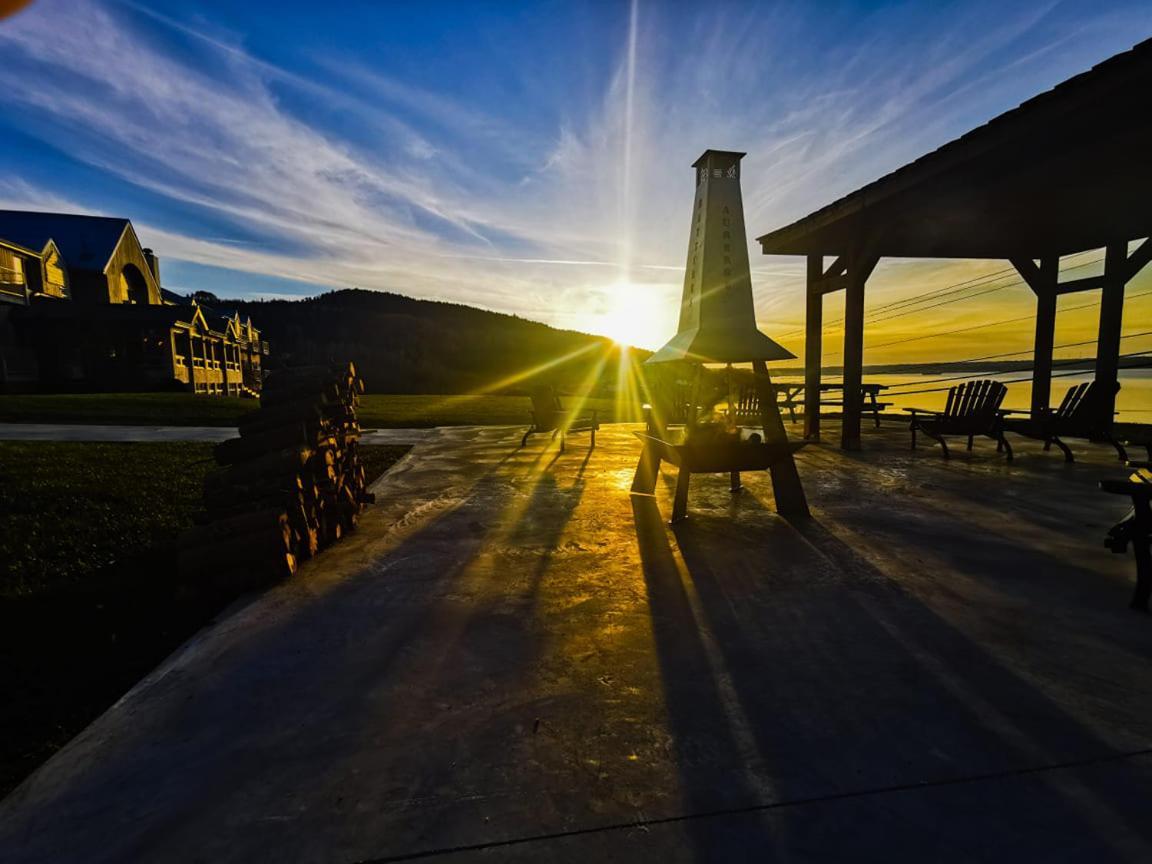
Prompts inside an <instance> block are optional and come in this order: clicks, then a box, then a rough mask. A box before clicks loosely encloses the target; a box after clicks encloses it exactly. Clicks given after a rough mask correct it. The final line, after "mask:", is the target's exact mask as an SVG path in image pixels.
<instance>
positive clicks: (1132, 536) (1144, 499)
mask: <svg viewBox="0 0 1152 864" xmlns="http://www.w3.org/2000/svg"><path fill="white" fill-rule="evenodd" d="M1128 464H1129V466H1131V467H1133V468H1135V469H1136V472H1135V473H1134V474H1132V475H1131V476H1130V477H1129V478H1128V479H1127V480H1102V481H1101V482H1100V488H1101V489H1102V490H1103V491H1105V492H1111V493H1113V494H1115V495H1128V496H1129V497H1131V498H1132V509H1131V510H1130V511H1129V512H1128V515H1127V516H1126V517H1125V518H1124V519H1121V520H1120V521H1119V522H1117V523H1116V524H1115V525H1114V526H1112V529H1111V530H1110V531H1109V532H1108V536H1107V537H1105V538H1104V545H1105V546H1106V547H1108V548H1109V549H1111V550H1112V551H1113V552H1115V553H1117V554H1118V555H1122V554H1124V553H1125V552H1127V551H1128V544H1129V543H1131V544H1132V551H1133V552H1134V553H1135V555H1136V590H1135V591H1133V592H1132V602H1131V603H1130V604H1129V605H1130V606H1131V607H1132V608H1133V609H1139V610H1141V611H1143V612H1147V611H1148V600H1149V597H1150V596H1152V504H1150V503H1149V502H1150V501H1152V470H1149V469H1150V468H1152V463H1148V462H1129V463H1128Z"/></svg>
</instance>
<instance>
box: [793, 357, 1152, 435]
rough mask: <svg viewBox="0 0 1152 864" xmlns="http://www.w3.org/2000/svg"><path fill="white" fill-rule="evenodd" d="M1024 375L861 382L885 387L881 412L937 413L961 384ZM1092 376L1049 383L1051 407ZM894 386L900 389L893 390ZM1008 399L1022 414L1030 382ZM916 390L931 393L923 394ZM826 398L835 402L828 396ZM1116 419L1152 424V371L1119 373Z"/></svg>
mask: <svg viewBox="0 0 1152 864" xmlns="http://www.w3.org/2000/svg"><path fill="white" fill-rule="evenodd" d="M1028 374H1029V373H1028V372H1013V373H1008V374H1002V375H999V376H991V375H981V374H976V373H973V374H971V375H968V376H966V377H958V376H959V375H960V373H958V372H950V373H945V374H935V373H933V374H928V375H913V374H909V373H907V372H905V373H902V374H895V375H887V374H885V375H867V374H866V375H865V376H864V381H865V383H868V384H887V385H889V386H890V387H891V388H892V389H890V390H886V391H884V392H882V393H881V395H880V397H879V398H880V400H881V401H883V402H889V403H891V405H890V407H888V408H886V409H885V410H886V411H888V412H891V413H897V414H898V413H901V409H902V408H926V409H928V410H930V411H941V410H943V409H944V403H945V402H946V401H947V399H948V389H947V388H949V387H951V386H953V385H956V384H960V383H961V382H963V381H966V380H970V379H976V378H996V380H999V381H1004V382H1008V381H1010V380H1011V379H1012V378H1022V377H1024V376H1026V375H1028ZM941 378H955V380H952V381H940V380H939V379H941ZM772 379H773V380H774V381H778V382H779V383H781V384H785V383H787V384H791V383H802V382H803V380H804V378H803V376H797V375H779V376H777V375H773V376H772ZM823 380H824V382H825V383H828V384H836V383H839V381H840V376H838V375H826V376H824V379H823ZM1091 380H1092V373H1091V372H1087V371H1086V372H1083V373H1078V374H1076V375H1069V376H1068V377H1066V378H1053V379H1052V397H1051V404H1052V406H1053V407H1055V406H1057V405H1059V404H1060V400H1061V399H1063V398H1064V394H1065V393H1066V392H1067V390H1068V388H1069V387H1072V386H1074V385H1076V384H1079V383H1081V382H1082V381H1091ZM896 385H900V386H899V387H897V386H896ZM1007 386H1008V395H1007V396H1006V397H1005V398H1004V407H1005V408H1018V409H1022V410H1026V409H1027V408H1028V407H1029V405H1030V404H1031V400H1032V381H1031V380H1028V381H1020V382H1015V383H1009V384H1007ZM920 390H931V391H935V392H930V393H923V392H916V391H920ZM830 398H837V397H836V396H832V397H830ZM1116 410H1117V412H1118V413H1117V415H1116V419H1117V420H1119V421H1122V422H1126V423H1152V369H1121V370H1120V393H1119V395H1118V396H1117V397H1116Z"/></svg>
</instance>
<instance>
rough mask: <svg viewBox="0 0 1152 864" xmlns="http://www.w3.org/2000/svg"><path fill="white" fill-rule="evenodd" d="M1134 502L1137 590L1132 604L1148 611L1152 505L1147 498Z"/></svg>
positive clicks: (1151, 576) (1151, 588)
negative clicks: (1149, 536) (1151, 505)
mask: <svg viewBox="0 0 1152 864" xmlns="http://www.w3.org/2000/svg"><path fill="white" fill-rule="evenodd" d="M1134 503H1135V508H1134V512H1133V514H1132V518H1133V521H1134V525H1133V528H1134V529H1135V530H1134V532H1133V543H1132V551H1133V552H1134V553H1135V555H1136V590H1135V591H1133V592H1132V603H1131V604H1130V605H1131V607H1132V608H1133V609H1139V610H1140V611H1142V612H1147V611H1148V600H1149V598H1150V597H1152V543H1150V542H1149V538H1148V535H1149V532H1152V507H1150V506H1149V504H1148V501H1147V500H1145V501H1142V502H1134Z"/></svg>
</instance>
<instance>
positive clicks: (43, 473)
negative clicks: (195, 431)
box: [0, 441, 212, 596]
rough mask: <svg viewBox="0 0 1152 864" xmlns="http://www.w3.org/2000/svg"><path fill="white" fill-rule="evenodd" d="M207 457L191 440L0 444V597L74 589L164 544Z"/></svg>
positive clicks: (192, 495)
mask: <svg viewBox="0 0 1152 864" xmlns="http://www.w3.org/2000/svg"><path fill="white" fill-rule="evenodd" d="M211 458H212V445H211V444H202V443H192V442H180V443H163V444H95V443H73V442H62V441H61V442H57V441H44V442H39V441H37V442H25V441H5V442H0V516H2V517H3V519H4V531H3V532H2V533H0V594H2V595H4V596H12V595H19V594H30V593H34V592H37V591H41V590H44V589H47V588H55V587H61V586H65V585H68V584H71V583H75V582H76V581H78V580H79V579H81V578H82V577H83V576H84V575H85V574H87V573H90V572H92V571H95V570H98V569H100V568H102V567H107V566H108V565H109V564H113V563H115V562H116V561H118V560H120V559H122V558H124V557H127V556H129V555H132V554H134V553H136V552H139V551H142V550H144V549H147V548H149V547H151V546H155V545H157V544H159V543H164V542H167V541H169V540H171V539H173V538H174V537H175V535H176V534H177V533H178V532H179V531H180V530H181V529H182V528H183V527H185V526H186V525H188V524H190V519H191V514H192V512H193V511H195V510H196V509H198V507H199V499H200V494H201V483H202V482H203V478H204V473H205V472H206V471H207V470H208V469H209V467H211V463H210V461H208V460H211Z"/></svg>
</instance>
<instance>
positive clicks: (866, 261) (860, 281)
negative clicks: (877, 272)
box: [840, 251, 876, 450]
mask: <svg viewBox="0 0 1152 864" xmlns="http://www.w3.org/2000/svg"><path fill="white" fill-rule="evenodd" d="M875 266H876V259H875V258H871V257H867V256H865V255H864V254H863V253H861V252H860V251H855V252H852V253H851V254H850V255H849V256H848V272H847V273H846V274H845V275H846V276H847V287H846V288H845V291H844V416H843V419H842V421H841V433H840V447H841V448H842V449H844V450H859V449H860V414H861V409H862V408H863V404H862V403H863V399H862V398H861V396H862V394H861V392H860V384H861V383H862V378H863V369H864V284H865V283H866V282H867V281H868V277H869V276H870V275H871V274H872V269H873V268H874V267H875Z"/></svg>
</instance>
